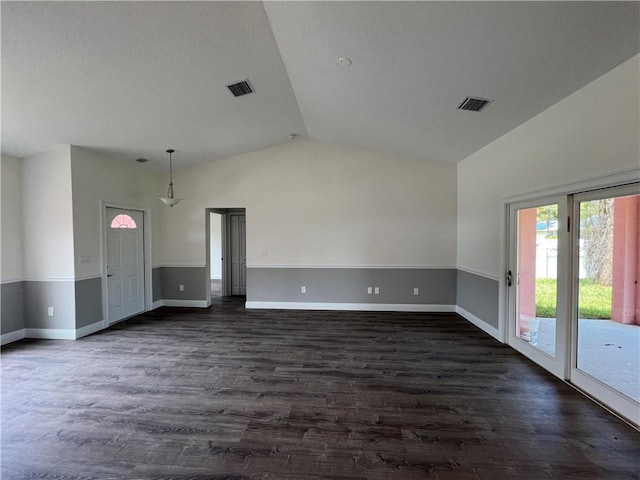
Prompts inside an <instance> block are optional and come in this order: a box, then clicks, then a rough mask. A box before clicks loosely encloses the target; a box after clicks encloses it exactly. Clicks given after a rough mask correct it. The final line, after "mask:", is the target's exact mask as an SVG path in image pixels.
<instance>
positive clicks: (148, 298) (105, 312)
mask: <svg viewBox="0 0 640 480" xmlns="http://www.w3.org/2000/svg"><path fill="white" fill-rule="evenodd" d="M107 208H117V209H122V210H135V211H137V212H142V217H143V228H142V235H143V242H142V244H143V250H144V252H143V256H142V258H143V262H144V282H143V284H144V294H143V298H144V310H143V311H144V312H148V311H149V310H151V309H152V305H153V291H152V277H151V209H150V208H144V207H136V206H131V205H123V204H120V203H114V202H107V201H104V200H100V230H101V235H100V251H101V258H100V260H101V265H100V270H101V272H102V275H101V278H102V326H103V328H107V327H109V325H110V324H109V297H108V294H109V292H108V289H107V226H106V225H107ZM128 318H129V317H128ZM122 320H126V319H125V318H123V319H122ZM122 320H119V321H118V322H120V321H122ZM118 322H114V323H118Z"/></svg>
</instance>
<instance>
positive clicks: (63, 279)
mask: <svg viewBox="0 0 640 480" xmlns="http://www.w3.org/2000/svg"><path fill="white" fill-rule="evenodd" d="M22 281H23V282H75V281H76V279H75V277H48V278H36V277H28V278H24V279H22Z"/></svg>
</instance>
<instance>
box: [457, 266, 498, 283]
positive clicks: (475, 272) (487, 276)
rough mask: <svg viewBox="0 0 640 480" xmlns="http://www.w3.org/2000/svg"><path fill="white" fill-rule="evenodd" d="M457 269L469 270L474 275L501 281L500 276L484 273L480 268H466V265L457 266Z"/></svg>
mask: <svg viewBox="0 0 640 480" xmlns="http://www.w3.org/2000/svg"><path fill="white" fill-rule="evenodd" d="M457 270H460V271H462V272H467V273H470V274H472V275H478V276H479V277H484V278H488V279H489V280H495V281H496V282H499V281H500V278H499V277H498V276H496V275H490V274H488V273H482V272H479V271H478V270H472V269H470V268H466V267H457Z"/></svg>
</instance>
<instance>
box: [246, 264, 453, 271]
mask: <svg viewBox="0 0 640 480" xmlns="http://www.w3.org/2000/svg"><path fill="white" fill-rule="evenodd" d="M247 268H282V269H284V268H344V269H363V270H364V269H367V270H371V269H380V270H384V269H406V270H455V269H457V268H458V267H455V266H451V265H254V264H247Z"/></svg>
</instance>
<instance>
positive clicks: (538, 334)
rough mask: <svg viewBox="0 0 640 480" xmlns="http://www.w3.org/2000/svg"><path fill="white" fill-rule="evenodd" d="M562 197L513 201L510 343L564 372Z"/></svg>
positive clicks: (564, 202) (564, 204)
mask: <svg viewBox="0 0 640 480" xmlns="http://www.w3.org/2000/svg"><path fill="white" fill-rule="evenodd" d="M566 211H567V200H566V198H564V197H556V198H548V199H545V200H541V201H533V202H523V203H518V204H512V205H511V207H510V215H509V224H510V233H511V235H510V237H511V238H510V244H511V248H510V259H509V270H508V272H507V284H508V285H509V284H510V288H509V318H510V323H509V327H508V332H509V334H508V343H509V345H511V346H512V347H513V348H515V349H516V350H518V351H519V352H521V353H523V354H524V355H526V356H528V357H529V358H531V359H532V360H534V361H535V362H536V363H539V364H540V365H542V366H543V367H544V368H546V369H547V370H549V371H550V372H552V373H553V374H554V375H556V376H558V377H560V378H565V373H566V349H565V348H564V347H563V345H564V344H566V342H567V334H568V318H567V313H566V312H567V307H566V297H567V296H566V285H565V284H564V283H563V282H559V281H558V280H559V278H563V277H565V276H566V274H567V272H566V266H567V263H568V260H567V255H566V244H567V233H566V223H565V220H564V219H566V218H567V216H566Z"/></svg>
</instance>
